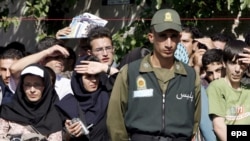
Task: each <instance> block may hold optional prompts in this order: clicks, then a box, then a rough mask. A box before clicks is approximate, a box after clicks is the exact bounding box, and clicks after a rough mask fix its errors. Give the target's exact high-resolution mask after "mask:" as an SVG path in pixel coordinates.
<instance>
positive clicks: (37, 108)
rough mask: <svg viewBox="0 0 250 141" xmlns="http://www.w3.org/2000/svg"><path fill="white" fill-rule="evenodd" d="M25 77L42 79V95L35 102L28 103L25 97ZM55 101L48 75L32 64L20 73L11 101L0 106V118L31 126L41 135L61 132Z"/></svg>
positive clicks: (55, 97) (55, 96)
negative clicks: (31, 76) (30, 76)
mask: <svg viewBox="0 0 250 141" xmlns="http://www.w3.org/2000/svg"><path fill="white" fill-rule="evenodd" d="M27 75H35V76H39V77H41V78H42V79H43V82H44V90H43V94H42V97H41V99H40V100H39V101H37V102H30V101H29V100H28V98H27V97H26V95H25V92H24V89H23V81H24V78H25V76H27ZM57 100H58V96H57V93H56V91H55V90H54V88H53V86H52V84H51V80H50V76H49V73H48V72H47V71H45V69H44V67H43V66H40V65H37V64H32V65H29V66H27V67H26V68H25V69H24V70H23V71H22V72H21V77H20V81H19V83H18V86H17V89H16V92H15V95H14V97H13V100H12V101H11V102H10V103H8V104H6V105H2V107H1V113H0V117H1V118H3V119H6V120H9V121H14V122H17V123H20V124H24V125H32V126H33V127H35V128H36V129H37V130H38V131H39V132H40V133H41V134H43V135H49V134H51V133H54V132H57V131H60V130H62V121H61V118H60V116H59V114H58V112H57V111H56V109H55V107H54V103H55V102H56V101H57Z"/></svg>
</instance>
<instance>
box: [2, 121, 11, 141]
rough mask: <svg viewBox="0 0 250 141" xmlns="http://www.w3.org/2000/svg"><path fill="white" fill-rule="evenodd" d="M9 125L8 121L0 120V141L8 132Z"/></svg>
mask: <svg viewBox="0 0 250 141" xmlns="http://www.w3.org/2000/svg"><path fill="white" fill-rule="evenodd" d="M9 128H10V125H9V123H8V121H6V120H4V119H2V118H0V140H1V139H4V138H5V137H6V136H7V134H8V131H9Z"/></svg>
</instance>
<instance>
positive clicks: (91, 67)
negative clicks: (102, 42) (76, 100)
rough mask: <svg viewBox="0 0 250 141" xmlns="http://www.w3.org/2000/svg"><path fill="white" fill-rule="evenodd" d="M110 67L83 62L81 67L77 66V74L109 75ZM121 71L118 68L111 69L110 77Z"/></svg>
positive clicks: (92, 62) (93, 62)
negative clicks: (101, 73) (103, 73)
mask: <svg viewBox="0 0 250 141" xmlns="http://www.w3.org/2000/svg"><path fill="white" fill-rule="evenodd" d="M108 67H109V66H108V65H107V64H103V63H100V62H95V61H81V65H76V67H75V71H76V72H77V73H88V74H97V73H100V72H105V73H107V71H108ZM118 71H119V70H118V69H117V68H114V67H111V68H110V72H109V74H108V75H113V74H115V73H117V72H118Z"/></svg>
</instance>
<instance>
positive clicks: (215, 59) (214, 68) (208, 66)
mask: <svg viewBox="0 0 250 141" xmlns="http://www.w3.org/2000/svg"><path fill="white" fill-rule="evenodd" d="M222 53H223V51H222V50H221V49H209V50H207V51H206V52H205V54H204V55H203V56H202V67H203V70H204V71H205V73H206V75H205V77H204V79H205V80H206V81H207V82H208V83H210V82H212V81H213V80H216V79H219V78H221V77H224V76H225V68H224V67H223V58H222V57H223V56H222ZM206 87H207V86H205V88H206Z"/></svg>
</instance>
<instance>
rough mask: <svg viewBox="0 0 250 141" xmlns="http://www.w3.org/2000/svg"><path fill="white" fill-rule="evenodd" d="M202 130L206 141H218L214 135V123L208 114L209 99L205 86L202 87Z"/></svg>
mask: <svg viewBox="0 0 250 141" xmlns="http://www.w3.org/2000/svg"><path fill="white" fill-rule="evenodd" d="M200 130H201V133H202V136H203V137H204V139H205V140H206V141H216V137H215V134H214V129H213V123H212V121H211V119H210V118H209V114H208V99H207V94H206V90H205V88H204V87H203V86H201V122H200Z"/></svg>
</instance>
